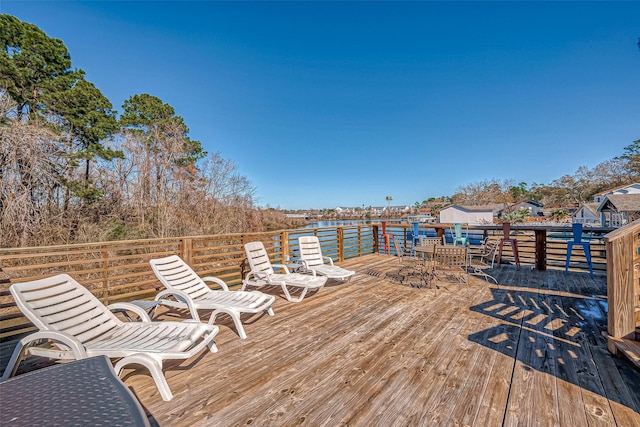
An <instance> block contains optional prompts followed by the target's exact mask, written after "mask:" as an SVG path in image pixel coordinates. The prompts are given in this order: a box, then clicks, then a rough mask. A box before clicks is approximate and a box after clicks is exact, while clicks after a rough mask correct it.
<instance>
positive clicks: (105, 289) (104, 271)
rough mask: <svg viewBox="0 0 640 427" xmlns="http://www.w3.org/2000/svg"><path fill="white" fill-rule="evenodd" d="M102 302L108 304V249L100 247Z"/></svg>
mask: <svg viewBox="0 0 640 427" xmlns="http://www.w3.org/2000/svg"><path fill="white" fill-rule="evenodd" d="M102 302H103V303H104V305H109V251H108V250H107V249H106V248H104V247H103V248H102Z"/></svg>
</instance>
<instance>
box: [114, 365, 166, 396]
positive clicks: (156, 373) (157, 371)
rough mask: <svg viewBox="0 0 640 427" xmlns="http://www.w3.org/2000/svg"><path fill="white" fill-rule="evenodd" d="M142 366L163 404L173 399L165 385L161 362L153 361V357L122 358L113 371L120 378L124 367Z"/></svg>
mask: <svg viewBox="0 0 640 427" xmlns="http://www.w3.org/2000/svg"><path fill="white" fill-rule="evenodd" d="M132 364H137V365H142V366H144V367H145V368H147V369H148V370H149V373H150V374H151V377H152V378H153V380H154V381H155V383H156V387H158V391H159V392H160V396H161V397H162V400H164V401H165V402H168V401H170V400H171V399H173V394H172V393H171V389H169V384H168V383H167V379H166V378H165V376H164V373H163V372H162V362H161V361H159V360H157V359H154V358H153V357H150V356H147V355H145V354H134V355H132V356H128V357H124V358H122V359H120V361H118V363H116V365H115V366H114V367H113V369H114V370H115V371H116V375H118V376H120V372H122V369H123V368H124V367H125V366H126V365H132Z"/></svg>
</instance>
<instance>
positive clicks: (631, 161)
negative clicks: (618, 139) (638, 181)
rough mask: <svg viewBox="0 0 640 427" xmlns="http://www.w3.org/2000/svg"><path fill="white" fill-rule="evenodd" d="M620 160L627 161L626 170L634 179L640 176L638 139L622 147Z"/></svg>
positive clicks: (639, 146) (639, 144) (639, 140)
mask: <svg viewBox="0 0 640 427" xmlns="http://www.w3.org/2000/svg"><path fill="white" fill-rule="evenodd" d="M620 158H621V159H625V160H627V162H628V163H627V169H628V170H629V171H630V172H631V173H632V174H633V175H635V176H636V177H639V176H640V139H638V140H636V141H633V144H631V145H627V146H626V147H624V154H623V155H622V156H620Z"/></svg>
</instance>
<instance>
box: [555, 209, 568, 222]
mask: <svg viewBox="0 0 640 427" xmlns="http://www.w3.org/2000/svg"><path fill="white" fill-rule="evenodd" d="M568 216H569V214H568V213H567V211H565V210H564V209H556V210H554V211H553V212H551V218H553V219H554V220H556V221H558V220H561V219H564V218H566V217H568Z"/></svg>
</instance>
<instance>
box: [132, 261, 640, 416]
mask: <svg viewBox="0 0 640 427" xmlns="http://www.w3.org/2000/svg"><path fill="white" fill-rule="evenodd" d="M342 265H343V266H347V267H349V268H353V269H355V270H356V271H357V274H356V276H354V278H353V279H352V280H351V282H349V283H344V284H342V283H339V282H329V283H328V284H327V286H326V287H325V288H324V289H322V290H321V291H319V292H318V293H315V294H311V295H309V296H307V297H306V298H305V299H304V300H303V302H301V303H297V304H293V303H289V302H287V301H286V300H284V299H283V298H281V297H280V296H278V298H277V299H276V304H275V307H274V309H275V312H276V315H275V317H268V316H264V317H260V318H258V319H250V320H248V322H247V323H246V325H245V328H246V331H247V335H248V338H247V339H246V340H241V339H239V338H238V336H237V335H236V333H235V330H234V329H233V325H232V323H231V321H230V320H229V319H226V318H222V317H219V321H218V322H217V323H218V325H219V326H220V333H219V334H218V338H217V340H216V342H217V344H218V348H219V352H218V353H210V352H207V353H204V354H202V355H199V356H197V357H195V358H193V359H191V360H188V361H184V362H182V363H177V362H176V363H173V364H172V363H167V364H166V365H165V366H166V367H165V373H166V376H167V379H168V382H169V385H170V387H171V389H172V391H173V394H174V399H173V400H172V401H171V402H164V401H162V400H161V399H160V396H159V394H158V392H157V390H156V388H155V385H154V383H153V381H152V380H151V378H150V377H149V376H148V375H147V374H146V373H144V372H142V370H140V371H127V372H126V374H125V376H124V377H123V379H124V381H125V384H127V385H128V386H129V387H130V388H131V389H132V390H133V391H134V393H135V394H136V395H137V397H138V398H139V400H140V401H141V402H142V404H143V405H144V406H145V408H146V410H147V411H148V413H149V416H150V419H151V421H152V423H154V424H157V425H161V426H195V425H203V426H208V425H211V426H214V425H215V426H240V425H258V426H264V425H269V426H294V425H295V426H297V425H308V426H338V425H350V426H411V425H415V426H420V425H424V426H431V425H438V426H440V425H477V426H498V425H507V426H512V425H544V426H548V425H561V426H587V425H619V426H640V372H638V371H637V370H635V369H634V368H633V367H632V365H631V364H630V363H629V362H628V361H626V360H624V359H619V358H615V357H613V356H612V355H611V354H610V353H609V352H608V351H607V347H606V340H605V338H604V337H603V336H602V334H601V333H602V331H605V330H606V285H605V278H604V277H602V276H601V277H598V276H596V279H595V280H592V279H591V278H590V277H589V275H588V274H587V273H571V274H569V275H567V276H565V275H564V274H563V272H562V271H557V270H550V271H546V272H540V271H537V270H532V269H531V268H530V267H524V266H523V267H521V268H515V267H513V266H503V267H500V268H499V269H495V270H493V271H492V273H493V274H494V275H495V277H496V278H497V279H498V282H499V284H500V285H499V286H496V285H491V284H488V283H486V282H485V281H483V280H480V279H477V278H473V279H472V280H471V282H470V285H469V287H466V288H465V287H463V288H460V287H459V285H457V284H443V287H442V288H440V289H439V290H437V291H436V290H432V289H414V288H411V287H408V286H402V285H400V284H398V283H396V282H394V281H392V280H389V279H387V278H386V277H387V276H386V273H387V272H389V273H393V272H394V271H396V269H397V268H398V263H397V261H396V259H395V258H392V257H390V256H387V255H367V256H364V257H360V258H356V259H352V260H349V261H347V262H344V263H342ZM390 276H391V275H390ZM273 292H274V293H278V291H277V289H275V288H274V289H273ZM278 294H279V293H278ZM170 317H171V316H169V315H168V314H165V315H161V316H160V318H161V319H168V318H170ZM254 320H255V321H254Z"/></svg>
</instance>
